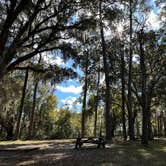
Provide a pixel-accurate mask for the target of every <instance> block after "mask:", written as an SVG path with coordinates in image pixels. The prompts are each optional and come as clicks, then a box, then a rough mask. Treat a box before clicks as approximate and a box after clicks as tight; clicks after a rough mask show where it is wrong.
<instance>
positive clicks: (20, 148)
mask: <svg viewBox="0 0 166 166" xmlns="http://www.w3.org/2000/svg"><path fill="white" fill-rule="evenodd" d="M0 165H1V166H22V165H37V166H46V165H55V166H147V165H149V166H165V165H166V140H164V139H162V140H155V141H153V142H151V143H150V145H149V147H143V146H142V145H140V143H139V142H114V143H112V144H108V145H107V148H106V149H97V148H96V146H95V145H89V146H84V147H83V148H82V149H80V150H75V149H74V144H73V143H72V142H71V141H66V140H65V141H62V140H56V141H42V142H40V141H39V142H33V141H31V142H27V143H22V144H11V145H10V144H9V145H0Z"/></svg>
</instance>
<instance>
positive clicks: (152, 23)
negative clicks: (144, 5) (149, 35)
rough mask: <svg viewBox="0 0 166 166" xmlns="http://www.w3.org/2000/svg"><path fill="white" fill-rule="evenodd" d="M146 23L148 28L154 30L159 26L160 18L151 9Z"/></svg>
mask: <svg viewBox="0 0 166 166" xmlns="http://www.w3.org/2000/svg"><path fill="white" fill-rule="evenodd" d="M147 24H148V26H149V28H151V29H153V30H156V29H159V28H160V25H161V20H160V18H159V16H158V15H157V14H155V13H154V11H151V12H150V13H149V16H148V20H147Z"/></svg>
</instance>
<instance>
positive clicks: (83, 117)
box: [81, 55, 88, 137]
mask: <svg viewBox="0 0 166 166" xmlns="http://www.w3.org/2000/svg"><path fill="white" fill-rule="evenodd" d="M85 56H86V59H85V61H86V62H85V80H84V83H85V84H84V96H83V103H82V118H81V137H84V136H85V133H86V131H85V130H86V129H85V113H86V96H87V90H88V55H85Z"/></svg>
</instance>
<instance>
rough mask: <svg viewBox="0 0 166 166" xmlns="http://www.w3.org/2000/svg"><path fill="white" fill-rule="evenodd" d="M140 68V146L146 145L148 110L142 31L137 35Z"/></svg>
mask: <svg viewBox="0 0 166 166" xmlns="http://www.w3.org/2000/svg"><path fill="white" fill-rule="evenodd" d="M138 37H139V49H140V68H141V93H142V105H141V106H142V144H145V145H147V144H148V110H147V96H146V93H147V90H146V66H145V54H144V49H143V40H144V35H143V29H141V31H140V33H139V36H138Z"/></svg>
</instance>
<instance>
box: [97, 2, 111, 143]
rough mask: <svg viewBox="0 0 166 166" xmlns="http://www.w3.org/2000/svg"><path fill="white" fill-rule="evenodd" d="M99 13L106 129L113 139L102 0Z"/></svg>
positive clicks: (107, 137)
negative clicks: (104, 85) (104, 86)
mask: <svg viewBox="0 0 166 166" xmlns="http://www.w3.org/2000/svg"><path fill="white" fill-rule="evenodd" d="M99 13H100V35H101V45H102V56H103V64H104V74H105V84H106V88H105V130H106V139H107V140H110V139H112V115H111V114H110V108H111V103H110V102H111V99H110V78H109V70H108V64H107V63H108V62H107V55H106V43H105V38H104V30H103V23H102V2H101V1H100V3H99Z"/></svg>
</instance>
